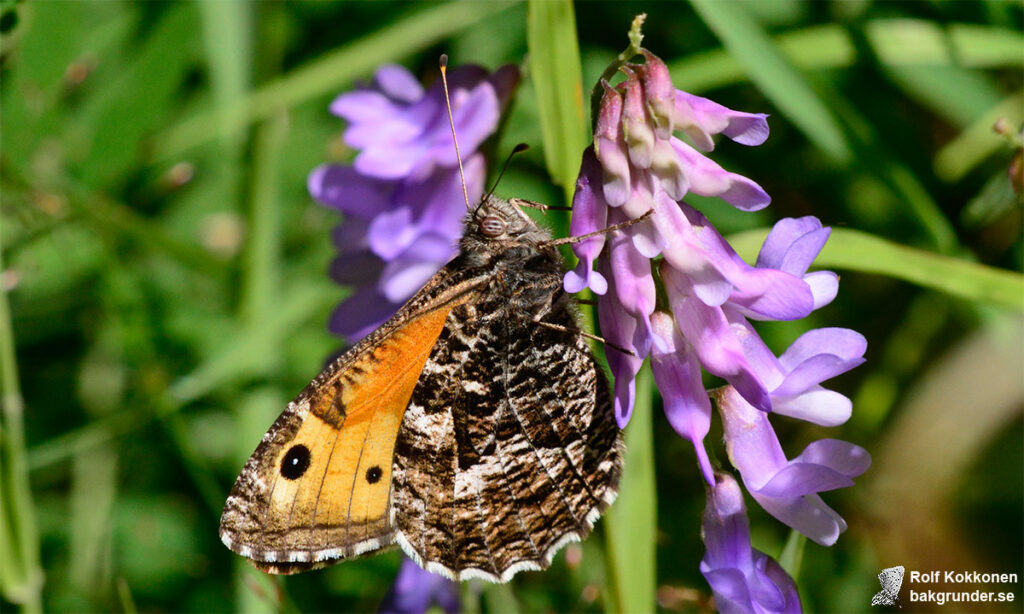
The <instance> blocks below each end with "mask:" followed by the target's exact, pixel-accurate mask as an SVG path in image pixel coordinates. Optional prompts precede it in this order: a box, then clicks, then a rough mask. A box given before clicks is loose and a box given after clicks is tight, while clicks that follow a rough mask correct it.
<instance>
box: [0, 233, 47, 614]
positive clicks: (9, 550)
mask: <svg viewBox="0 0 1024 614" xmlns="http://www.w3.org/2000/svg"><path fill="white" fill-rule="evenodd" d="M0 236H2V233H0ZM2 253H3V252H2V250H0V273H2V272H3V270H4V265H3V256H2ZM0 406H2V417H3V422H2V426H3V428H0V452H2V455H0V458H2V460H3V463H2V469H0V474H2V475H3V485H2V486H0V514H2V517H0V531H2V537H3V542H2V545H0V556H2V557H3V558H2V560H0V581H2V589H3V595H4V598H5V599H7V600H9V601H11V602H14V603H18V604H20V605H21V607H22V611H24V612H41V611H42V609H43V606H42V588H43V569H42V566H41V565H40V563H39V533H38V530H37V528H36V516H35V507H34V506H33V505H32V488H31V484H30V483H29V479H28V462H27V460H26V450H25V425H24V408H25V403H24V399H23V398H22V396H21V385H20V383H19V381H18V363H17V355H16V353H15V348H14V326H13V324H12V322H11V310H10V304H9V303H8V301H7V290H6V289H4V288H2V287H0Z"/></svg>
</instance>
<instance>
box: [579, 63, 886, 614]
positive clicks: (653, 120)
mask: <svg viewBox="0 0 1024 614" xmlns="http://www.w3.org/2000/svg"><path fill="white" fill-rule="evenodd" d="M639 53H641V54H642V55H643V56H644V59H645V61H644V63H643V64H629V63H627V64H625V65H624V66H622V67H621V71H622V72H623V73H624V74H625V79H624V80H623V81H622V82H621V83H619V84H618V85H616V86H612V85H611V84H609V83H608V82H607V81H602V82H601V84H600V85H601V88H600V90H599V95H600V97H601V98H600V100H601V104H600V105H599V107H598V110H597V113H596V116H597V118H596V122H595V126H594V146H593V148H591V149H588V150H587V151H586V152H585V153H584V156H583V163H582V166H581V170H580V175H579V179H578V180H577V184H576V193H575V195H574V198H573V205H574V207H573V218H572V223H571V232H572V234H573V235H576V236H578V235H583V234H587V233H591V232H595V231H597V230H600V229H601V228H607V227H609V226H613V225H617V224H621V223H623V222H629V221H632V220H637V221H638V222H637V223H634V224H632V225H630V226H627V227H625V228H623V229H621V230H618V231H615V232H613V233H610V234H607V235H598V236H595V237H592V238H590V239H587V240H586V241H582V242H580V243H579V244H576V245H574V247H573V250H574V252H575V254H576V256H577V257H578V258H579V264H578V265H577V266H576V268H575V269H573V270H572V271H570V272H569V273H567V274H566V276H565V280H564V287H565V289H566V290H567V291H569V292H578V291H580V290H582V289H584V288H590V289H591V290H592V291H593V292H594V293H595V294H597V295H599V297H598V301H597V302H598V318H599V322H600V325H601V333H602V335H603V336H604V337H605V339H606V340H607V341H608V342H609V346H610V349H609V350H608V351H607V352H606V356H607V357H608V364H609V367H610V368H611V371H612V375H613V376H614V378H615V386H614V409H615V416H616V419H617V420H618V423H619V425H620V427H625V425H626V423H627V422H628V421H629V418H630V415H631V414H632V410H633V403H634V399H635V395H636V391H635V377H636V374H637V372H638V371H639V369H640V366H641V364H642V362H643V359H644V358H645V357H646V356H648V355H650V356H651V369H652V371H653V374H654V379H655V383H656V385H657V387H658V389H659V391H660V392H661V396H662V400H663V405H664V410H665V415H666V417H667V418H668V421H669V423H670V424H671V425H672V427H673V428H674V429H675V431H676V432H677V433H678V434H679V435H680V436H682V437H684V438H686V439H688V440H689V441H690V442H691V443H692V444H693V447H694V451H695V454H696V458H697V463H698V466H699V468H700V471H701V474H702V476H703V477H704V479H705V481H706V482H707V483H708V485H709V495H708V507H707V510H706V512H705V517H704V532H705V543H706V544H707V547H708V551H707V555H706V556H705V558H704V560H703V562H702V563H701V571H702V572H703V573H704V575H705V577H706V578H707V580H708V582H709V583H710V584H711V586H712V589H713V591H714V593H715V598H716V605H717V606H718V607H719V608H720V609H721V610H722V611H726V612H798V611H800V603H799V599H798V597H797V593H796V587H795V585H794V583H793V580H792V579H791V578H789V576H787V575H786V573H785V572H784V571H783V570H782V569H781V568H780V567H779V565H778V564H777V563H776V562H775V561H773V560H772V559H771V558H769V557H768V556H766V555H765V554H763V553H760V552H758V551H757V550H753V549H752V548H751V546H750V534H749V526H748V523H747V519H746V511H745V509H744V506H743V497H742V494H741V493H740V490H739V486H738V485H737V483H736V481H735V480H733V478H732V477H730V476H729V475H728V474H725V473H722V472H720V471H717V470H716V469H715V468H714V466H713V465H712V462H711V459H710V458H709V455H708V453H707V450H706V449H705V447H704V439H705V438H706V436H707V434H708V432H709V430H710V425H711V417H712V415H711V414H712V412H711V401H710V399H709V394H708V392H707V391H706V390H705V389H704V385H703V383H702V369H703V370H706V371H707V372H709V373H711V374H712V375H715V376H718V377H721V378H723V379H725V380H726V381H727V382H728V384H729V385H728V386H727V387H725V388H723V389H722V391H721V392H719V393H716V395H715V396H716V397H717V399H718V409H719V413H720V415H721V418H722V422H723V428H724V433H725V440H726V447H727V449H728V453H729V458H730V460H731V461H732V464H733V466H734V467H735V468H736V469H737V470H739V472H740V474H741V476H742V478H743V482H744V484H745V485H746V487H747V489H748V490H749V491H750V492H751V494H752V495H753V497H754V499H755V500H756V501H757V502H758V503H759V504H761V506H762V507H764V508H765V509H766V510H767V511H768V512H769V513H771V514H773V515H774V516H776V517H777V518H778V519H779V520H781V521H783V522H784V523H786V524H788V525H790V526H792V527H793V528H795V529H796V530H798V531H800V532H802V533H804V534H805V535H807V536H808V537H810V538H811V539H813V540H814V541H816V542H818V543H820V544H825V545H828V544H832V543H834V542H835V540H836V538H837V537H838V535H839V533H841V532H842V531H843V530H844V529H845V528H846V525H845V523H843V520H842V518H840V517H839V515H838V514H836V513H835V512H834V511H833V510H832V509H831V508H829V507H828V506H827V505H825V503H824V502H823V501H822V500H821V498H820V497H819V496H818V493H819V492H823V491H826V490H831V489H834V488H841V487H844V486H849V485H851V484H852V483H853V478H854V477H855V476H857V475H860V474H861V473H863V472H864V471H865V470H866V469H867V467H868V464H869V463H870V459H869V457H868V455H867V453H866V452H865V451H864V450H863V449H862V448H860V447H858V446H855V445H853V444H849V443H846V442H841V441H837V440H831V439H826V440H821V441H817V442H815V443H812V444H811V445H810V446H808V447H807V449H806V450H805V451H804V452H803V453H802V454H801V455H800V456H798V457H797V458H795V459H793V460H792V461H790V460H788V459H787V458H786V457H785V454H784V453H783V452H782V448H781V445H780V444H779V441H778V439H777V437H776V435H775V432H774V431H773V430H772V427H771V424H770V423H769V414H770V413H779V414H785V415H788V416H791V417H795V418H800V419H803V420H808V421H810V422H814V423H816V424H819V425H824V426H834V425H837V424H841V423H842V422H844V421H845V420H847V419H848V418H849V416H850V409H851V404H850V401H849V399H847V398H846V397H844V396H843V395H841V394H839V393H836V392H833V391H830V390H826V389H825V388H823V387H822V386H821V382H823V381H825V380H826V379H829V378H831V377H834V376H835V375H838V374H840V373H843V372H845V371H847V370H849V369H852V368H854V367H856V366H857V365H859V364H860V363H862V362H863V355H864V351H865V347H866V344H865V342H864V338H863V337H862V336H861V335H859V334H858V333H856V332H854V331H850V330H846V329H839V328H827V329H820V330H814V331H810V332H808V333H806V334H804V335H803V336H802V337H800V338H799V339H798V340H797V341H796V342H795V343H794V344H793V345H792V346H791V347H790V348H789V349H788V350H787V351H786V352H784V353H783V354H782V355H781V356H778V357H776V355H775V354H774V353H773V352H772V351H771V350H770V349H769V348H768V347H767V346H766V345H765V344H764V342H763V341H762V340H761V338H760V336H759V335H758V334H757V331H756V330H755V329H754V327H753V326H752V324H751V321H752V320H753V321H757V320H797V319H800V318H803V317H806V316H807V315H808V314H810V313H811V312H812V311H813V310H815V309H818V308H820V307H823V306H825V305H827V304H828V303H830V302H831V301H832V300H833V299H834V298H835V296H836V293H837V291H838V276H836V275H835V274H834V273H831V272H829V271H815V272H808V269H809V267H810V266H811V264H812V262H813V261H814V259H815V258H816V257H817V255H818V253H819V252H820V251H821V249H822V248H823V247H824V245H825V242H826V241H827V240H828V237H829V233H830V231H829V229H828V228H825V227H823V226H822V224H821V222H819V221H818V220H817V219H816V218H813V217H804V218H799V219H784V220H781V221H780V222H778V223H777V224H776V225H775V227H774V228H773V229H772V231H771V233H769V235H768V237H767V239H766V240H765V242H764V245H763V246H762V248H761V252H760V254H759V255H758V258H757V261H756V263H755V264H753V265H750V264H748V263H746V262H744V261H743V260H742V259H741V258H740V257H739V256H738V255H737V254H736V252H735V250H733V248H732V247H731V246H730V245H729V244H728V243H727V242H726V241H725V239H724V238H723V237H722V236H721V234H720V233H719V232H718V231H717V230H716V229H715V228H714V227H713V226H712V225H711V223H710V222H709V221H708V220H707V218H705V217H704V215H702V214H701V213H700V212H699V211H697V210H696V209H694V208H693V207H691V206H690V205H688V204H686V203H685V202H682V199H683V198H684V197H685V196H686V195H687V194H689V193H694V194H698V195H701V196H716V197H719V198H721V199H722V200H724V201H725V202H727V203H729V204H730V205H732V206H733V207H736V208H737V209H739V210H741V211H756V210H759V209H762V208H764V207H766V206H767V205H768V204H769V202H770V198H769V197H768V195H767V194H766V193H765V191H764V190H763V189H761V187H760V186H759V185H758V184H757V183H755V182H753V181H751V180H750V179H748V178H746V177H743V176H741V175H738V174H736V173H731V172H729V171H727V170H725V169H723V168H722V167H721V166H719V165H718V164H717V163H715V162H713V161H712V160H710V159H709V158H707V157H706V156H705V155H704V153H702V152H710V151H712V150H713V149H714V141H713V140H712V137H713V135H715V134H724V135H725V136H727V137H728V138H730V139H732V140H733V141H734V142H736V143H739V144H742V145H759V144H761V143H763V142H764V141H765V139H766V138H767V136H768V124H767V122H766V117H767V116H766V115H764V114H758V113H743V112H739V111H733V110H731V109H727V108H725V107H723V106H721V105H719V104H717V103H715V102H712V101H710V100H707V99H705V98H700V97H698V96H694V95H692V94H688V93H686V92H682V91H679V90H676V89H675V88H674V87H673V86H672V83H671V80H670V79H669V75H668V70H667V68H666V67H665V65H664V63H662V62H661V60H660V59H658V58H657V57H656V56H654V55H653V54H652V53H650V52H649V51H647V50H643V49H641V50H640V51H639ZM674 133H682V135H684V136H685V138H686V139H688V140H689V142H686V141H684V140H682V139H680V138H677V136H675V135H674ZM645 216H646V217H645ZM642 217H645V219H642V220H641V218H642ZM655 259H657V260H655ZM655 265H657V273H658V274H657V275H654V266H655ZM595 269H596V270H595ZM658 280H660V283H661V285H662V288H661V290H662V291H661V292H660V293H659V288H658ZM659 297H661V298H659ZM659 300H660V301H661V302H663V303H664V302H667V306H664V305H661V306H660V305H659ZM659 309H660V310H659ZM616 348H624V349H626V350H628V353H627V352H622V351H619V350H618V349H616Z"/></svg>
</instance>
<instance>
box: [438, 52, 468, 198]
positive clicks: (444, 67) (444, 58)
mask: <svg viewBox="0 0 1024 614" xmlns="http://www.w3.org/2000/svg"><path fill="white" fill-rule="evenodd" d="M440 63H441V84H442V85H443V86H444V104H445V106H446V107H447V108H448V125H449V126H451V128H452V141H454V143H455V159H456V160H457V161H458V163H459V179H460V180H461V181H462V197H463V198H464V199H465V200H466V209H471V208H472V205H470V204H469V190H467V189H466V172H465V171H464V170H462V156H461V155H460V154H459V137H457V136H456V135H455V118H453V117H452V101H451V99H450V98H449V97H448V54H447V53H442V54H441V62H440Z"/></svg>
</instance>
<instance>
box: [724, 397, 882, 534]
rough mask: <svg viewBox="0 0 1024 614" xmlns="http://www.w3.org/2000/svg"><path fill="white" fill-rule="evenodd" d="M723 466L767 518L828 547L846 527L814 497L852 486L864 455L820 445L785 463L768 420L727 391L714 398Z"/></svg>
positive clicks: (864, 464)
mask: <svg viewBox="0 0 1024 614" xmlns="http://www.w3.org/2000/svg"><path fill="white" fill-rule="evenodd" d="M718 405H719V413H720V414H721V416H722V425H723V429H724V431H725V443H726V449H727V450H728V452H729V460H730V461H731V462H732V464H733V466H735V467H736V468H737V469H738V470H739V472H740V475H741V476H742V477H743V483H744V485H745V486H746V487H747V490H748V491H750V494H751V495H752V496H753V497H754V499H755V500H756V501H757V502H758V503H759V504H760V505H761V507H762V508H764V509H765V511H767V512H768V513H769V514H771V515H772V516H775V517H776V518H778V519H779V520H780V521H782V522H784V523H785V524H787V525H789V526H790V527H792V528H794V529H796V530H797V531H799V532H800V533H803V534H804V535H806V536H807V537H808V538H810V539H811V540H813V541H815V542H817V543H819V544H821V545H823V546H831V545H832V544H834V543H835V542H836V540H837V539H838V538H839V534H840V533H842V532H843V531H845V530H846V523H845V522H844V521H843V519H842V518H841V517H840V516H839V514H837V513H836V512H835V511H834V510H833V509H832V508H830V507H829V506H828V505H826V504H825V502H824V501H822V499H821V497H820V496H818V494H817V493H819V492H824V491H827V490H834V489H836V488H844V487H847V486H852V485H853V478H855V477H856V476H858V475H860V474H862V473H864V472H865V471H867V468H868V465H870V464H871V457H870V456H869V455H868V453H867V451H866V450H864V448H861V447H860V446H856V445H854V444H851V443H847V442H845V441H839V440H836V439H821V440H818V441H815V442H813V443H811V444H810V445H808V446H807V447H806V448H805V449H804V451H803V452H802V453H801V454H800V455H799V456H797V457H796V458H794V459H793V460H787V459H786V456H785V454H784V453H783V451H782V446H781V445H780V444H779V439H778V437H776V435H775V431H774V430H773V429H772V426H771V424H770V423H769V422H768V414H766V413H764V412H762V411H758V410H757V409H755V408H754V407H752V406H751V405H750V404H749V403H747V402H746V401H744V400H743V397H742V396H740V395H739V394H738V393H737V392H736V391H735V390H734V389H733V388H731V387H726V388H724V389H723V390H722V391H721V392H720V393H719V394H718Z"/></svg>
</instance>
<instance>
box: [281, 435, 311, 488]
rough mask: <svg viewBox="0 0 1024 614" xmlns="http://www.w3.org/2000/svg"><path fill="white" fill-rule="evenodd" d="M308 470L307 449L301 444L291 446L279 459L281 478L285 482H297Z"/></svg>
mask: <svg viewBox="0 0 1024 614" xmlns="http://www.w3.org/2000/svg"><path fill="white" fill-rule="evenodd" d="M306 469H309V448H307V447H306V446H304V445H302V444H301V443H300V444H299V445H297V446H292V448H291V449H290V450H288V453H287V454H285V455H284V458H282V459H281V476H282V477H284V478H285V479H286V480H297V479H299V478H300V477H302V474H303V473H306Z"/></svg>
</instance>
